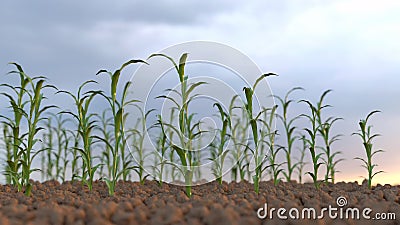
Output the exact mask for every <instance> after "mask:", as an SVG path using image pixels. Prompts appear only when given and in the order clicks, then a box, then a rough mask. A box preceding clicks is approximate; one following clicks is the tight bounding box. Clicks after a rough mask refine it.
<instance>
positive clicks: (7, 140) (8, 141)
mask: <svg viewBox="0 0 400 225" xmlns="http://www.w3.org/2000/svg"><path fill="white" fill-rule="evenodd" d="M3 144H4V146H3V148H4V150H5V157H6V158H5V165H6V166H5V171H10V169H11V168H10V167H9V165H8V164H7V162H8V161H12V153H13V152H12V150H13V146H12V134H11V132H10V128H9V127H8V126H7V125H3ZM4 175H5V177H6V184H11V181H12V179H11V176H10V175H8V174H7V173H5V174H4Z"/></svg>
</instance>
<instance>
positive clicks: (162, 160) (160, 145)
mask: <svg viewBox="0 0 400 225" xmlns="http://www.w3.org/2000/svg"><path fill="white" fill-rule="evenodd" d="M162 124H163V119H162V116H161V115H157V123H156V124H154V126H152V127H159V128H160V129H161V132H160V133H159V137H158V138H157V151H155V152H154V155H155V160H154V166H153V171H154V175H155V178H156V179H157V180H158V185H159V186H160V187H161V186H162V184H163V174H164V170H165V165H166V157H167V156H166V153H167V150H168V146H169V143H168V139H167V135H166V133H167V132H166V131H165V130H164V126H163V125H162ZM152 127H151V128H152ZM151 128H150V129H151Z"/></svg>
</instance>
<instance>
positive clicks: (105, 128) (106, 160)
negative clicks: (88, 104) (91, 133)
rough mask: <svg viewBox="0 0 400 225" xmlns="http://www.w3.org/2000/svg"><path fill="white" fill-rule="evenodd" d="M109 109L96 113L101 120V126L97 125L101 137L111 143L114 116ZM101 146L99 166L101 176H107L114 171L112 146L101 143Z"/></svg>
mask: <svg viewBox="0 0 400 225" xmlns="http://www.w3.org/2000/svg"><path fill="white" fill-rule="evenodd" d="M108 111H109V110H107V109H106V110H103V112H102V113H101V114H100V115H99V114H96V115H95V116H96V117H97V120H98V121H99V124H100V125H99V126H97V129H98V131H99V132H100V135H101V137H103V139H104V140H105V141H106V142H109V143H111V141H112V139H111V128H112V118H111V117H109V116H108V114H107V112H108ZM100 148H103V151H102V152H101V155H99V156H98V157H99V158H100V161H101V165H100V167H99V175H100V177H105V176H107V175H109V174H111V173H112V160H111V148H110V146H109V145H106V144H104V145H101V146H100Z"/></svg>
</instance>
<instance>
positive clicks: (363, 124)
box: [353, 110, 384, 189]
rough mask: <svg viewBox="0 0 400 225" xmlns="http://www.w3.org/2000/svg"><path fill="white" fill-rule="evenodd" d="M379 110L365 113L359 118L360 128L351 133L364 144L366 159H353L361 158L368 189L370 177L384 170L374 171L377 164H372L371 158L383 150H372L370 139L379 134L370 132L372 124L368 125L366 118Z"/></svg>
mask: <svg viewBox="0 0 400 225" xmlns="http://www.w3.org/2000/svg"><path fill="white" fill-rule="evenodd" d="M379 112H380V111H379V110H375V111H372V112H370V113H369V114H368V115H367V117H366V118H365V119H363V120H360V122H359V123H358V125H359V127H360V130H359V131H358V132H356V133H353V135H358V136H359V137H360V138H361V139H362V142H363V146H364V149H365V153H366V159H363V158H360V157H356V158H355V159H357V160H361V161H362V162H363V163H364V164H363V165H362V167H364V168H365V169H366V170H367V172H368V178H367V182H368V188H369V189H371V188H372V178H374V177H375V176H376V175H377V174H379V173H383V172H384V171H382V170H380V171H374V169H375V167H376V166H378V165H377V164H374V163H373V162H372V158H373V157H374V156H375V154H377V153H380V152H384V151H383V150H373V145H372V140H373V139H374V138H376V137H379V136H380V134H372V132H371V129H372V126H371V125H368V119H369V118H370V117H371V116H372V115H374V114H375V113H379Z"/></svg>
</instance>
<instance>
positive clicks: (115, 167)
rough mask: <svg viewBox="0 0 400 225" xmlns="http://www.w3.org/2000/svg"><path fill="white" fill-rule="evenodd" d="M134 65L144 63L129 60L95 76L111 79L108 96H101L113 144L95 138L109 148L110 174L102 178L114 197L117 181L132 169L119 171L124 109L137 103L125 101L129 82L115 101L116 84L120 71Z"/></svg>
mask: <svg viewBox="0 0 400 225" xmlns="http://www.w3.org/2000/svg"><path fill="white" fill-rule="evenodd" d="M136 63H145V64H147V63H146V62H145V61H143V60H130V61H128V62H126V63H124V64H122V66H121V67H120V68H119V69H117V70H116V71H115V72H113V73H111V72H109V71H107V70H100V71H99V72H97V74H96V75H99V74H102V73H106V74H108V75H109V76H110V78H111V83H110V96H106V95H104V94H103V93H101V95H102V96H103V97H104V98H105V99H106V100H107V102H108V103H109V106H110V108H111V113H112V118H113V125H114V130H113V131H114V132H113V140H114V143H110V142H109V141H107V140H105V139H104V138H102V137H99V136H96V137H97V138H98V139H100V140H102V141H104V143H105V144H106V145H108V146H109V147H110V150H111V158H112V170H111V174H110V175H109V177H108V178H104V180H105V182H106V184H107V187H108V193H109V195H110V196H113V195H114V192H115V186H116V184H117V181H118V179H119V177H120V176H121V175H123V174H124V173H126V172H127V170H130V169H132V168H124V170H122V171H120V168H119V166H120V160H121V155H120V154H121V151H125V149H121V146H123V145H124V142H125V141H126V140H124V139H125V131H124V115H125V113H124V108H125V107H126V106H127V105H129V104H132V103H134V102H137V100H127V99H126V97H127V93H128V89H129V87H130V85H131V82H127V83H126V84H125V86H124V88H123V92H122V97H121V100H120V101H118V100H117V87H118V82H119V78H120V75H121V72H122V70H123V69H124V68H125V67H126V66H128V65H130V64H136Z"/></svg>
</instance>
